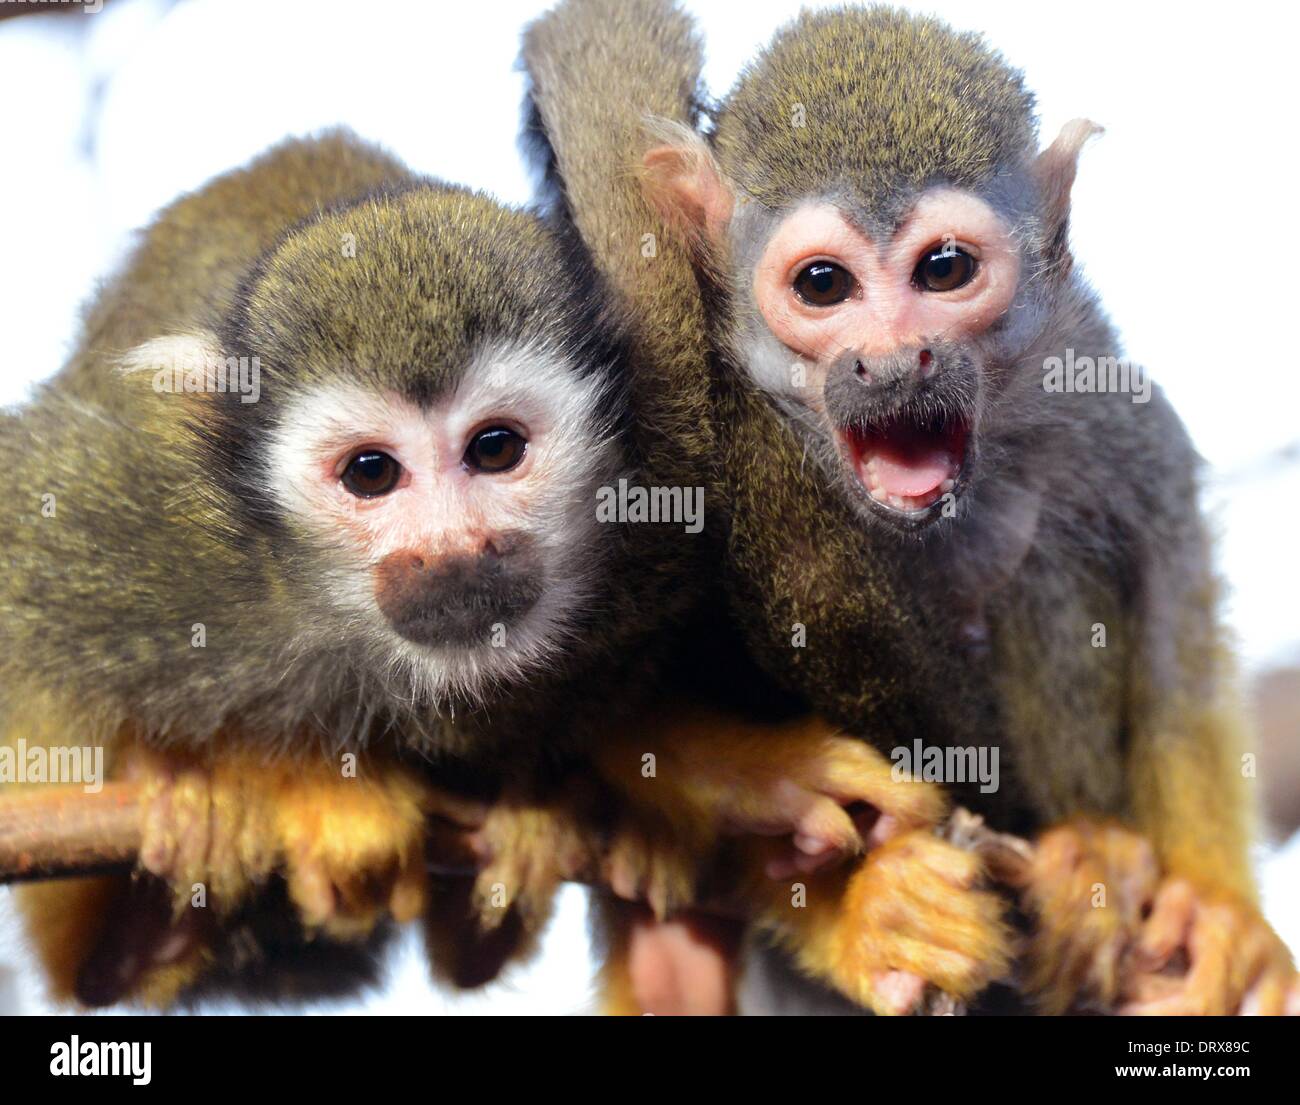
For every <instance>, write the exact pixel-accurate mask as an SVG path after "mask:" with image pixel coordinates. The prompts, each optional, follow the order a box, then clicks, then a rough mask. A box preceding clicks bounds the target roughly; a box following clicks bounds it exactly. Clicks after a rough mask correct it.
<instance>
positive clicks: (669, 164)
mask: <svg viewBox="0 0 1300 1105" xmlns="http://www.w3.org/2000/svg"><path fill="white" fill-rule="evenodd" d="M647 130H648V131H649V133H651V134H652V135H654V136H655V137H658V138H661V139H666V141H665V143H664V144H663V145H659V146H655V147H654V148H653V149H651V150H648V151H647V152H646V154H645V156H644V158H643V159H642V162H641V181H642V187H643V188H644V189H645V194H646V198H647V199H648V200H649V201H650V203H651V204H652V205H653V206H654V208H655V210H657V211H658V212H659V214H660V215H661V216H663V218H664V220H665V221H666V222H668V223H670V224H672V225H674V226H677V227H679V228H680V229H683V230H685V231H686V233H687V234H688V235H689V236H690V237H691V239H692V240H693V241H694V242H696V244H700V243H703V244H705V245H706V246H711V247H714V248H716V247H718V246H720V245H721V244H722V242H723V235H724V234H725V233H726V229H727V224H728V223H730V222H731V214H732V211H733V209H734V207H735V197H734V196H733V195H732V192H731V189H730V187H728V185H727V182H726V179H725V178H724V177H723V175H722V171H721V170H720V169H719V168H718V163H717V162H716V161H715V160H714V159H713V154H712V152H711V151H710V150H709V148H708V146H707V145H706V144H705V142H704V139H703V138H701V137H700V136H699V135H698V134H696V133H695V132H694V131H693V130H691V129H690V128H689V127H685V126H682V125H680V124H676V123H670V122H666V121H664V120H657V121H654V122H652V123H649V124H647Z"/></svg>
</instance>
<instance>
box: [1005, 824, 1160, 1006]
mask: <svg viewBox="0 0 1300 1105" xmlns="http://www.w3.org/2000/svg"><path fill="white" fill-rule="evenodd" d="M1159 877H1160V872H1159V868H1158V866H1157V863H1156V857H1155V852H1154V851H1153V849H1152V847H1151V845H1150V843H1149V842H1148V841H1147V839H1146V838H1145V837H1143V836H1141V835H1139V834H1137V833H1134V832H1130V831H1129V830H1127V829H1123V828H1120V827H1119V826H1116V825H1103V824H1098V823H1095V822H1091V821H1086V820H1077V821H1072V822H1070V823H1069V824H1066V825H1059V826H1057V827H1055V828H1053V829H1050V830H1048V831H1047V832H1046V833H1044V834H1043V835H1042V837H1041V838H1040V839H1039V841H1038V844H1037V846H1036V848H1035V850H1034V859H1033V862H1032V864H1031V867H1030V870H1029V873H1028V877H1027V883H1026V886H1025V890H1024V903H1025V907H1026V910H1027V912H1028V913H1029V914H1030V916H1031V917H1033V918H1034V928H1033V932H1032V935H1031V936H1030V939H1029V946H1028V950H1027V954H1026V959H1025V983H1024V984H1025V989H1026V990H1027V991H1028V992H1029V993H1031V994H1034V995H1036V997H1037V999H1038V1003H1039V1007H1040V1008H1041V1010H1042V1011H1043V1012H1044V1013H1048V1014H1053V1015H1054V1014H1060V1013H1064V1012H1066V1011H1068V1010H1083V1009H1096V1010H1098V1011H1101V1012H1111V1011H1112V1010H1113V1009H1114V1007H1115V1005H1116V1003H1117V1002H1118V1001H1119V999H1120V994H1121V987H1122V980H1123V977H1124V971H1125V958H1126V954H1127V951H1128V949H1129V947H1130V946H1131V944H1132V942H1133V940H1134V938H1135V937H1136V936H1137V933H1138V931H1139V929H1140V927H1141V925H1142V918H1143V913H1144V910H1146V909H1147V908H1149V906H1150V904H1151V902H1152V899H1153V897H1154V895H1155V893H1156V889H1157V887H1158V885H1159Z"/></svg>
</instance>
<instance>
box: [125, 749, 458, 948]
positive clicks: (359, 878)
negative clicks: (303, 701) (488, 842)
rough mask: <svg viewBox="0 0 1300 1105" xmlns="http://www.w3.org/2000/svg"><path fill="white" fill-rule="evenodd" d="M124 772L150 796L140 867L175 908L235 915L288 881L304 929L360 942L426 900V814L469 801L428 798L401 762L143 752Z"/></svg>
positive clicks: (427, 791) (415, 912)
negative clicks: (187, 903)
mask: <svg viewBox="0 0 1300 1105" xmlns="http://www.w3.org/2000/svg"><path fill="white" fill-rule="evenodd" d="M127 771H128V774H129V775H131V776H134V777H135V778H137V779H139V780H140V782H141V785H142V789H143V793H144V801H143V807H144V816H143V833H142V844H141V849H140V865H141V866H142V867H143V868H144V869H145V870H147V871H149V872H151V873H152V874H155V875H157V876H159V877H160V878H162V879H164V880H165V881H166V882H167V883H169V884H170V885H171V886H172V888H173V890H174V892H175V893H176V895H177V897H178V900H179V901H182V902H183V901H184V900H186V899H192V902H191V904H201V905H207V904H209V903H208V902H207V898H208V897H209V896H210V897H211V905H212V906H213V907H214V908H215V910H216V911H217V912H218V913H219V914H220V913H224V912H227V911H229V910H231V909H234V908H236V907H237V906H238V905H239V904H240V903H241V902H242V901H243V900H245V899H246V898H247V897H248V895H249V894H250V893H251V892H252V891H253V890H254V889H255V888H256V887H257V886H258V885H259V884H260V883H262V882H263V881H265V879H266V878H267V877H268V876H269V875H270V874H271V873H272V872H273V871H279V872H281V873H282V874H283V876H284V878H285V882H286V884H287V886H288V890H289V895H290V898H291V900H292V901H293V903H294V904H295V906H296V907H297V909H298V911H299V913H300V916H301V919H302V921H303V923H304V924H305V925H306V926H307V927H308V928H309V929H314V930H319V931H322V932H324V933H325V934H327V935H329V936H331V937H335V938H340V939H352V938H357V937H362V936H365V935H366V934H367V933H369V932H370V931H371V929H372V928H373V927H374V925H375V924H376V923H377V922H378V920H379V919H380V918H381V917H382V916H384V915H385V914H391V915H392V916H393V917H394V918H395V919H396V920H398V921H404V920H409V919H411V918H413V917H415V916H418V915H419V913H420V911H421V909H422V908H423V904H424V897H425V887H424V883H425V874H424V854H423V853H424V819H425V816H426V814H427V813H429V812H433V811H434V810H435V809H440V808H442V807H443V806H447V805H450V806H453V807H455V812H456V815H457V816H459V817H461V818H467V817H471V816H473V811H471V810H469V809H468V804H465V803H460V802H459V800H457V799H454V798H452V797H450V796H444V795H440V794H437V793H436V792H433V791H432V790H431V789H430V788H428V787H427V786H425V785H424V784H423V783H422V782H421V781H420V780H419V779H418V778H417V777H416V776H415V775H414V774H412V773H410V772H408V771H407V770H406V769H404V768H401V767H399V766H398V765H395V764H393V765H389V764H382V763H377V762H371V761H359V762H358V763H357V766H356V771H355V773H344V772H343V771H342V770H340V769H339V768H338V767H336V766H335V765H332V764H330V763H328V762H326V761H324V760H321V761H320V762H318V763H317V762H312V763H309V764H303V763H290V762H282V761H271V762H268V761H266V760H264V759H261V758H258V757H254V756H252V755H238V754H236V755H230V754H229V753H224V754H223V755H222V756H221V757H220V758H219V759H213V760H211V761H198V760H194V759H189V758H180V757H174V756H170V755H167V754H159V753H156V752H152V751H143V750H137V751H136V752H135V753H134V754H133V755H132V756H131V758H130V762H129V766H128V768H127Z"/></svg>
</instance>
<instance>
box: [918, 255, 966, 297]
mask: <svg viewBox="0 0 1300 1105" xmlns="http://www.w3.org/2000/svg"><path fill="white" fill-rule="evenodd" d="M974 275H975V258H974V257H972V256H971V255H970V254H969V253H967V252H966V251H965V250H964V249H958V248H957V247H955V246H951V245H950V246H939V247H936V248H934V249H931V250H930V251H929V252H927V253H926V255H925V256H924V257H922V258H921V262H920V264H918V265H917V266H916V271H915V272H914V273H912V283H913V284H915V285H916V286H917V287H918V288H920V289H922V290H923V291H927V292H951V291H955V290H956V289H957V288H960V287H961V286H962V285H963V284H969V283H970V281H971V277H973V276H974Z"/></svg>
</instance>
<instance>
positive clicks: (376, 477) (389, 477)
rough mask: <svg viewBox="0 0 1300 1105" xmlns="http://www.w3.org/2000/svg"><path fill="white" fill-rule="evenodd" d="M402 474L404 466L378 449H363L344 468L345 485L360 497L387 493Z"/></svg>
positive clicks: (395, 484)
mask: <svg viewBox="0 0 1300 1105" xmlns="http://www.w3.org/2000/svg"><path fill="white" fill-rule="evenodd" d="M401 476H402V466H401V465H400V464H398V463H397V461H395V460H394V459H393V458H392V457H390V456H389V455H388V454H387V453H382V452H380V451H379V450H378V449H363V450H362V451H361V452H359V453H357V455H356V456H354V457H353V458H352V459H351V460H350V461H348V466H347V467H346V468H345V469H343V477H342V478H343V486H344V487H346V488H347V489H348V490H349V491H350V492H352V494H353V495H355V496H356V497H357V498H358V499H375V498H378V497H379V496H380V495H387V494H388V493H389V492H390V491H392V490H393V488H394V487H396V486H397V481H398V480H399V479H400V478H401Z"/></svg>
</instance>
